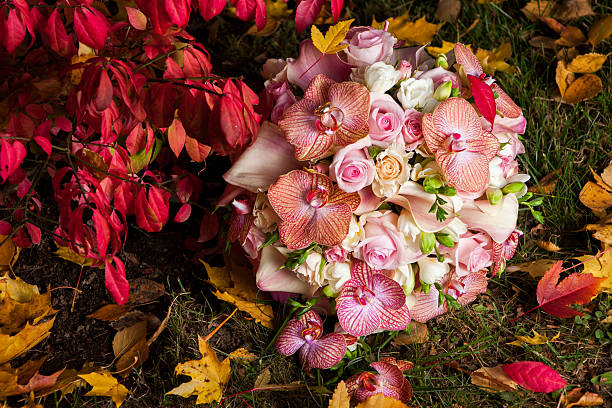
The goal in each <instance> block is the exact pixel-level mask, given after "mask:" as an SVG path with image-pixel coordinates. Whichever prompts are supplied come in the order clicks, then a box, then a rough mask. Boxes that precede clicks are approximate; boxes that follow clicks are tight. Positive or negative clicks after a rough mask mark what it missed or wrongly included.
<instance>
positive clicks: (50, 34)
mask: <svg viewBox="0 0 612 408" xmlns="http://www.w3.org/2000/svg"><path fill="white" fill-rule="evenodd" d="M32 16H33V17H34V19H35V20H38V21H40V24H41V25H42V27H39V30H40V31H42V32H43V35H41V38H42V40H43V42H44V43H45V44H47V45H48V46H49V47H50V48H51V49H52V50H53V51H55V52H57V53H58V54H60V55H61V56H63V57H66V58H71V57H72V56H73V55H75V54H76V53H77V49H76V47H75V46H74V40H73V38H72V37H71V36H70V35H68V33H66V28H64V23H63V22H62V20H61V18H60V14H59V12H58V10H57V9H56V10H53V12H52V13H51V14H50V15H49V17H48V18H44V17H42V16H41V15H40V12H39V11H38V9H37V8H36V7H34V8H33V9H32Z"/></svg>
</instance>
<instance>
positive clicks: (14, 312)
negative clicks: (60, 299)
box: [0, 276, 57, 334]
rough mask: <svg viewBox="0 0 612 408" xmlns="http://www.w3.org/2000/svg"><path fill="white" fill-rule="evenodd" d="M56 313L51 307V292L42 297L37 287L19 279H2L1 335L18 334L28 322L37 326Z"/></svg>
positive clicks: (0, 279)
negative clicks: (42, 320)
mask: <svg viewBox="0 0 612 408" xmlns="http://www.w3.org/2000/svg"><path fill="white" fill-rule="evenodd" d="M55 313H57V310H55V309H53V308H52V307H51V292H47V293H44V294H42V295H41V294H40V292H39V291H38V287H37V286H36V285H30V284H28V283H26V282H24V281H23V280H21V279H20V278H19V277H16V278H15V279H12V278H10V277H9V276H4V277H3V278H0V333H2V334H14V333H17V332H18V331H19V330H21V328H23V326H24V325H25V324H26V323H27V322H30V323H34V324H36V323H37V322H39V321H40V320H41V319H43V318H45V317H47V316H51V315H53V314H55Z"/></svg>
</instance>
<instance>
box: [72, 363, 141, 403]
mask: <svg viewBox="0 0 612 408" xmlns="http://www.w3.org/2000/svg"><path fill="white" fill-rule="evenodd" d="M79 377H81V378H82V379H84V380H85V381H86V382H87V384H89V385H91V386H92V387H93V388H92V389H91V390H90V391H89V392H88V393H87V394H85V395H86V396H88V397H91V396H96V397H111V399H112V400H113V402H114V403H115V405H116V406H117V408H119V407H120V406H121V404H123V401H125V399H126V398H127V395H128V394H129V393H130V391H129V390H128V389H127V388H126V387H125V386H124V385H123V384H119V382H118V381H117V379H116V378H115V377H113V376H112V375H111V373H109V372H108V371H106V370H103V371H98V372H93V373H89V374H80V375H79Z"/></svg>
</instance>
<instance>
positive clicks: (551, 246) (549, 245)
mask: <svg viewBox="0 0 612 408" xmlns="http://www.w3.org/2000/svg"><path fill="white" fill-rule="evenodd" d="M536 244H538V246H539V247H540V248H542V249H543V250H545V251H548V252H558V251H560V250H561V248H559V246H558V245H557V244H555V243H554V242H551V241H536Z"/></svg>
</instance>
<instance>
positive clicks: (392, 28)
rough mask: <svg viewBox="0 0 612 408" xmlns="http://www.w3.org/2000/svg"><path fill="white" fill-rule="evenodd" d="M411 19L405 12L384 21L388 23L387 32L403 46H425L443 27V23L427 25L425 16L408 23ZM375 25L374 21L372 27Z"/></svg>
mask: <svg viewBox="0 0 612 408" xmlns="http://www.w3.org/2000/svg"><path fill="white" fill-rule="evenodd" d="M411 18H412V14H410V13H409V12H406V13H404V14H402V15H401V16H399V17H392V18H389V19H387V20H386V21H388V22H389V29H388V31H389V32H390V33H391V34H393V35H394V36H395V37H397V39H398V40H404V41H405V45H425V44H427V43H429V42H431V41H432V40H433V37H434V35H436V33H437V32H438V30H440V27H442V26H443V25H444V22H442V23H440V24H432V23H428V22H427V20H426V19H425V16H423V17H421V18H419V19H418V20H417V21H414V22H411V21H410V19H411ZM377 24H378V23H377V22H376V20H374V21H373V23H372V26H373V27H377Z"/></svg>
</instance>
